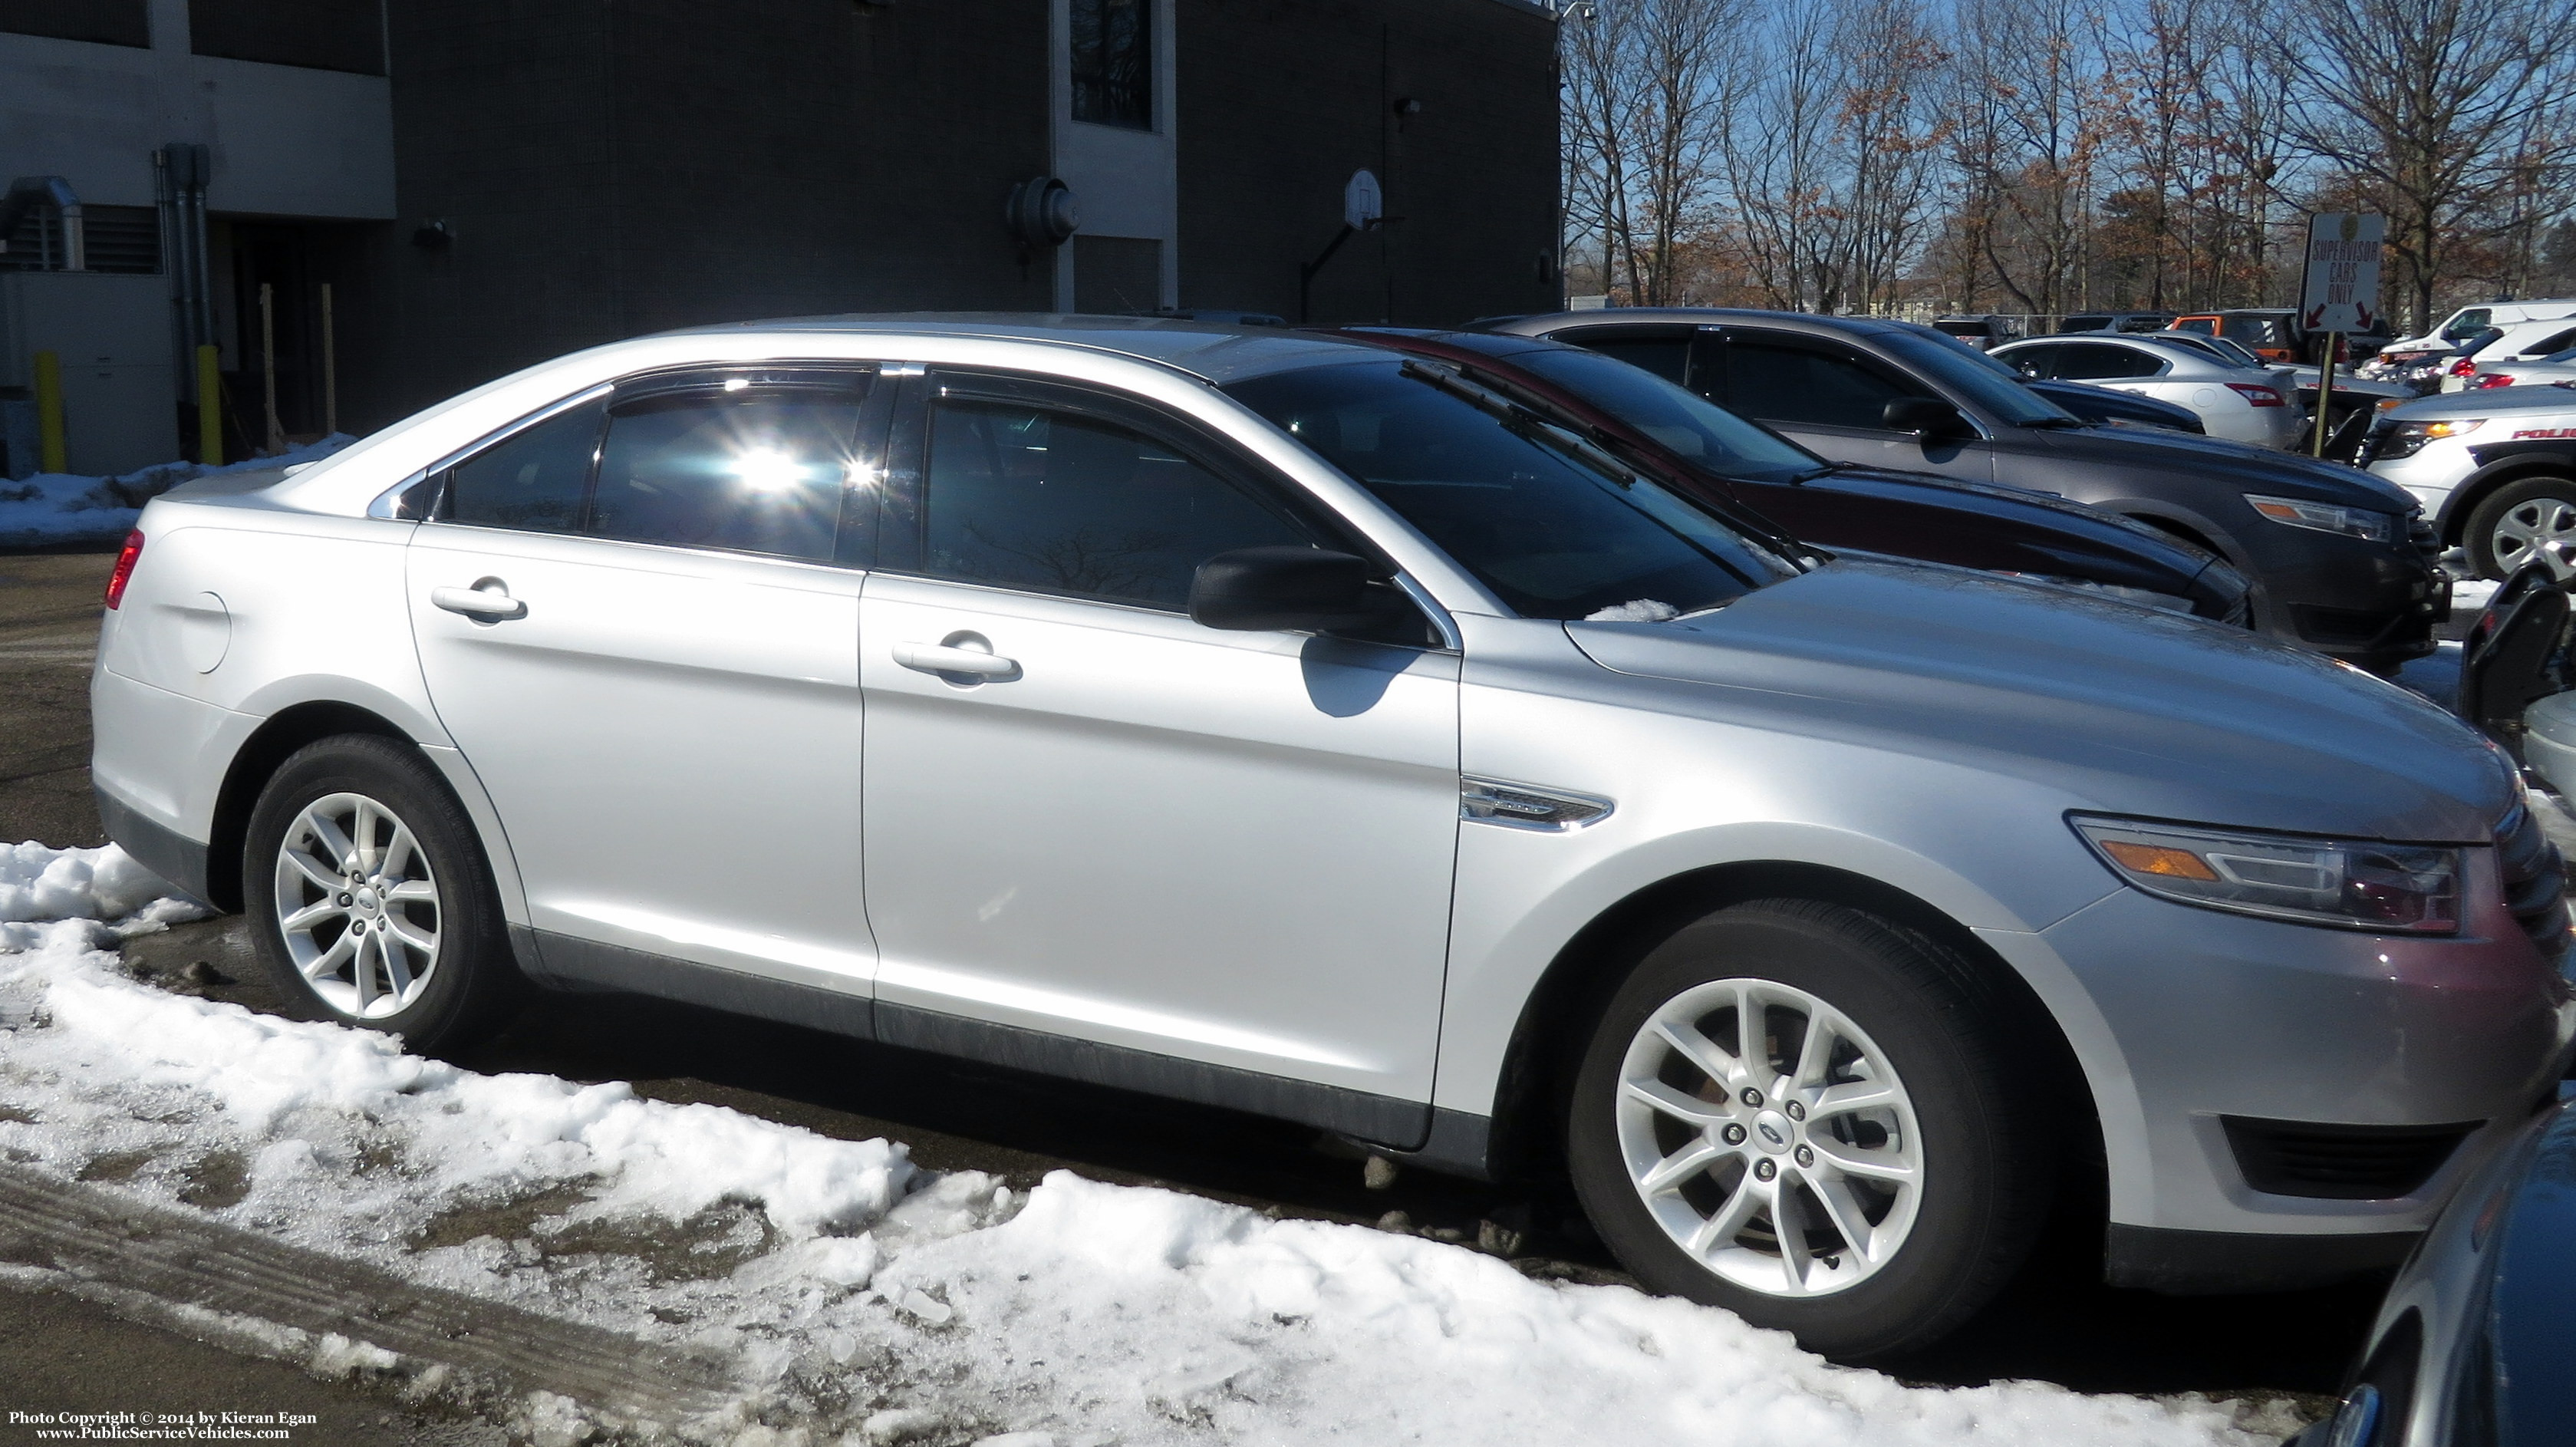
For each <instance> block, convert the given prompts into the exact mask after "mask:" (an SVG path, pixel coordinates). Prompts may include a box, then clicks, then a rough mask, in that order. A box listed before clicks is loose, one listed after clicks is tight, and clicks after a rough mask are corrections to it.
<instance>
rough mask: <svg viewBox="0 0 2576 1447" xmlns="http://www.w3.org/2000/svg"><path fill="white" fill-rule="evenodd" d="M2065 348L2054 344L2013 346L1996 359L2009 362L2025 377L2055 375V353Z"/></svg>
mask: <svg viewBox="0 0 2576 1447" xmlns="http://www.w3.org/2000/svg"><path fill="white" fill-rule="evenodd" d="M2063 350H2065V349H2064V348H2062V347H2056V346H2039V347H2015V348H2013V349H2012V350H2011V351H2009V352H2006V353H2004V354H2003V355H2002V356H2001V357H2000V358H1998V359H1997V360H1999V361H2004V362H2009V363H2011V364H2012V369H2013V370H2014V371H2015V372H2018V373H2020V374H2021V375H2023V376H2025V377H2054V376H2056V375H2057V354H2058V353H2059V352H2061V351H2063Z"/></svg>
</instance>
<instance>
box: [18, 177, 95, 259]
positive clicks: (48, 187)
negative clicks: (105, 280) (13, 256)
mask: <svg viewBox="0 0 2576 1447" xmlns="http://www.w3.org/2000/svg"><path fill="white" fill-rule="evenodd" d="M46 205H50V206H52V207H53V208H54V215H55V216H56V217H57V218H58V219H59V221H60V223H61V225H62V237H63V265H62V268H61V269H62V270H64V271H87V270H89V244H88V239H87V236H86V235H85V233H84V232H83V230H82V227H81V203H80V196H79V195H78V194H77V193H76V192H74V191H73V190H72V183H71V182H69V181H66V180H64V179H63V178H62V177H60V176H21V177H19V178H18V179H17V180H15V181H12V182H10V183H9V192H8V194H7V195H6V196H0V248H5V247H6V246H7V245H8V237H9V233H10V232H12V231H14V230H16V229H17V227H18V218H19V217H21V216H24V215H26V214H27V213H28V212H29V211H31V210H33V209H35V208H36V207H38V206H46Z"/></svg>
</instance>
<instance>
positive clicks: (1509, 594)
mask: <svg viewBox="0 0 2576 1447" xmlns="http://www.w3.org/2000/svg"><path fill="white" fill-rule="evenodd" d="M1613 365H1623V364H1618V363H1614V364H1613ZM1225 390H1226V391H1227V392H1228V393H1229V394H1231V395H1232V396H1233V397H1235V398H1236V400H1238V401H1240V402H1242V403H1243V404H1244V405H1245V406H1248V407H1250V408H1251V409H1252V410H1254V411H1256V412H1258V413H1260V414H1261V415H1262V416H1264V417H1267V418H1269V419H1270V420H1271V421H1272V422H1275V423H1277V424H1278V425H1279V426H1281V427H1283V428H1285V429H1286V430H1287V431H1288V432H1289V434H1290V435H1292V436H1294V437H1295V438H1296V439H1297V440H1298V441H1300V442H1303V443H1305V444H1306V445H1307V446H1308V447H1310V448H1312V449H1314V450H1315V451H1316V452H1317V453H1319V454H1321V455H1322V457H1323V458H1324V460H1325V461H1327V462H1330V463H1331V464H1333V465H1334V466H1335V467H1338V468H1340V469H1341V470H1342V471H1343V472H1344V473H1347V474H1349V475H1350V476H1351V477H1352V478H1354V479H1355V480H1357V481H1358V482H1359V483H1360V484H1361V485H1362V486H1364V487H1366V488H1367V489H1368V490H1369V491H1370V492H1372V493H1374V494H1376V495H1377V497H1378V499H1379V500H1380V501H1382V502H1384V503H1385V504H1386V505H1387V506H1389V507H1391V508H1393V509H1394V510H1395V511H1396V512H1397V513H1398V514H1400V515H1401V516H1402V517H1403V518H1404V520H1405V521H1407V522H1409V523H1411V524H1413V525H1414V526H1415V527H1417V528H1419V529H1421V530H1422V532H1423V534H1424V536H1426V537H1428V538H1430V539H1431V541H1432V542H1433V543H1435V544H1437V545H1438V546H1439V547H1440V549H1441V550H1442V551H1444V552H1446V553H1447V554H1448V555H1449V556H1450V557H1451V558H1452V559H1453V560H1455V561H1456V562H1457V564H1458V565H1459V566H1460V567H1462V568H1465V569H1466V570H1467V571H1468V572H1470V573H1472V574H1474V575H1475V576H1476V578H1477V580H1478V581H1480V582H1482V583H1483V584H1484V585H1485V586H1486V587H1488V588H1491V589H1492V590H1493V591H1494V594H1495V596H1497V597H1499V598H1501V599H1502V600H1503V602H1504V603H1505V604H1507V605H1508V606H1510V607H1511V609H1512V610H1513V611H1514V612H1517V613H1519V614H1521V615H1522V616H1524V617H1529V618H1588V617H1591V616H1592V615H1593V614H1595V613H1599V612H1602V611H1603V610H1605V609H1628V605H1630V604H1638V603H1643V604H1648V605H1652V606H1649V607H1646V608H1642V609H1631V610H1628V611H1627V612H1626V613H1624V614H1623V616H1629V617H1649V618H1651V617H1658V616H1660V617H1671V616H1673V615H1674V614H1676V613H1695V612H1699V611H1701V610H1704V609H1708V608H1714V607H1717V606H1719V605H1721V604H1724V603H1729V602H1732V601H1734V600H1735V599H1737V598H1740V597H1743V596H1744V595H1745V594H1746V593H1749V592H1751V591H1753V590H1754V589H1755V588H1759V587H1762V586H1764V585H1765V584H1769V583H1775V582H1778V581H1780V580H1781V579H1783V578H1787V577H1791V576H1793V575H1794V574H1795V573H1796V571H1797V570H1796V569H1795V568H1793V567H1791V566H1790V565H1789V564H1788V563H1787V562H1786V561H1784V560H1783V559H1781V558H1779V557H1777V556H1775V555H1773V554H1772V553H1770V552H1768V551H1767V550H1765V549H1763V548H1761V547H1759V546H1757V545H1756V544H1754V543H1753V542H1752V541H1750V540H1749V539H1747V538H1746V537H1744V535H1742V534H1740V533H1738V532H1736V531H1735V530H1734V529H1732V528H1730V527H1728V526H1727V525H1726V524H1725V523H1723V522H1721V521H1719V520H1718V519H1717V518H1716V517H1715V516H1714V515H1712V514H1710V513H1709V512H1708V511H1707V510H1705V509H1703V508H1701V507H1700V506H1699V505H1698V504H1696V503H1694V502H1692V501H1691V500H1690V499H1689V498H1688V497H1686V496H1684V495H1682V494H1681V493H1678V492H1675V491H1673V490H1671V489H1670V488H1667V487H1665V486H1664V485H1663V484H1661V483H1658V482H1656V481H1655V480H1654V479H1652V478H1649V477H1643V476H1638V475H1636V474H1633V473H1629V472H1628V471H1627V470H1626V469H1625V468H1624V467H1619V466H1618V465H1617V464H1616V462H1615V460H1614V459H1611V458H1610V457H1609V455H1608V454H1607V453H1601V452H1599V451H1598V449H1592V448H1590V447H1589V444H1586V443H1582V442H1580V441H1579V440H1577V439H1575V438H1574V436H1573V434H1572V433H1569V432H1565V431H1563V429H1560V428H1555V427H1553V426H1551V425H1550V424H1548V423H1546V422H1545V421H1543V420H1541V419H1540V418H1539V417H1538V414H1536V413H1534V412H1529V411H1527V410H1525V409H1519V408H1511V407H1509V406H1508V404H1503V403H1502V399H1501V398H1500V397H1499V395H1498V394H1494V393H1490V392H1486V391H1485V390H1484V389H1482V388H1479V387H1476V386H1475V385H1474V384H1473V383H1469V382H1465V381H1462V380H1459V378H1458V376H1457V373H1456V372H1455V371H1454V370H1453V369H1449V368H1446V367H1443V366H1441V365H1439V364H1437V363H1425V362H1404V361H1396V360H1393V359H1390V360H1387V361H1385V362H1367V363H1359V364H1337V365H1330V366H1321V367H1309V368H1305V369H1303V370H1299V371H1293V372H1280V373H1274V374H1272V375H1270V376H1266V377H1254V378H1249V379H1247V380H1245V381H1241V382H1237V383H1235V384H1234V385H1232V386H1230V387H1228V388H1226V389H1225ZM1479 395H1481V396H1482V397H1485V398H1488V399H1491V400H1490V402H1488V403H1486V404H1484V405H1480V404H1479V402H1478V401H1477V400H1475V399H1476V398H1477V397H1478V396H1479ZM1497 404H1499V405H1500V410H1504V411H1506V412H1507V413H1508V415H1505V416H1497V415H1494V413H1495V411H1496V410H1498V407H1497ZM1587 451H1588V452H1590V453H1591V454H1592V455H1593V456H1594V457H1595V458H1597V459H1598V461H1594V462H1587V461H1586V460H1585V455H1584V454H1585V453H1586V452H1587ZM1603 464H1607V465H1606V466H1605V465H1603ZM1665 610H1670V611H1665Z"/></svg>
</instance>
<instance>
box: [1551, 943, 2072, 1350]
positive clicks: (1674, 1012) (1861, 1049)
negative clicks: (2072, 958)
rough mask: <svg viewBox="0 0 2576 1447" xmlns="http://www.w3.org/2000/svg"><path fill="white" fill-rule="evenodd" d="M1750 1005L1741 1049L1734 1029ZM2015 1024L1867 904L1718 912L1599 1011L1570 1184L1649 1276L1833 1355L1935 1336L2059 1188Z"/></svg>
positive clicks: (2044, 1117) (1951, 956)
mask: <svg viewBox="0 0 2576 1447" xmlns="http://www.w3.org/2000/svg"><path fill="white" fill-rule="evenodd" d="M1757 1012H1758V1014H1759V1015H1760V1017H1761V1019H1762V1020H1763V1022H1764V1026H1765V1028H1764V1031H1763V1037H1762V1038H1763V1046H1762V1049H1761V1051H1760V1055H1759V1057H1745V1056H1743V1055H1742V1053H1741V1050H1740V1044H1741V1040H1742V1036H1741V1035H1740V1034H1738V1033H1736V1025H1735V1022H1736V1021H1738V1020H1741V1019H1743V1018H1745V1017H1746V1016H1747V1015H1748V1014H1753V1013H1757ZM2017 1018H2021V1015H2020V1012H2019V1011H2018V1010H2017V1009H2016V1008H2015V1007H2014V1005H2013V1003H2012V1002H2011V1001H2010V1000H2009V999H2008V998H2006V997H2005V996H2004V994H2003V992H2002V991H2000V990H1998V989H1996V988H1994V987H1993V986H1992V984H1991V983H1990V982H1989V981H1988V980H1987V979H1986V977H1985V976H1983V975H1982V974H1981V973H1980V972H1979V971H1978V970H1977V969H1976V968H1975V967H1974V966H1972V965H1971V964H1970V963H1969V962H1968V961H1967V960H1965V959H1963V958H1962V957H1961V956H1960V955H1958V954H1957V953H1956V952H1955V951H1952V950H1950V949H1947V948H1945V947H1943V946H1942V945H1940V944H1938V943H1936V942H1934V941H1932V940H1930V939H1928V938H1926V937H1924V936H1922V935H1920V934H1917V933H1915V932H1913V931H1910V930H1906V929H1903V928H1900V927H1899V926H1897V925H1895V924H1892V923H1890V922H1889V921H1887V920H1884V919H1881V918H1879V917H1877V916H1875V915H1870V914H1866V913H1863V912H1861V911H1859V910H1855V909H1850V908H1847V907H1844V906H1841V905H1835V904H1827V903H1823V902H1819V901H1814V900H1803V899H1775V900H1761V901H1755V902H1751V903H1746V904H1739V905H1736V906H1733V907H1731V908H1728V909H1723V910H1720V911H1718V912H1716V913H1714V914H1710V915H1708V916H1706V917H1704V918H1702V919H1700V920H1698V921H1697V922H1695V923H1693V924H1690V925H1688V926H1686V927H1684V928H1683V929H1681V930H1680V931H1678V932H1677V933H1675V934H1674V935H1673V936H1671V937H1670V938H1669V939H1667V940H1666V941H1665V942H1664V943H1663V944H1661V945H1660V946H1658V947H1657V948H1656V949H1654V950H1653V951H1652V952H1651V953H1650V954H1648V955H1647V956H1646V958H1645V959H1644V960H1643V961H1641V962H1640V963H1639V964H1638V965H1637V967H1636V969H1635V970H1634V971H1633V973H1631V974H1630V976H1629V977H1628V979H1627V981H1626V982H1625V983H1624V984H1623V985H1622V986H1621V987H1620V989H1619V991H1618V993H1617V994H1616V996H1614V997H1613V999H1612V1001H1611V1003H1610V1006H1609V1008H1608V1010H1607V1011H1606V1013H1605V1014H1604V1015H1603V1017H1602V1019H1601V1021H1600V1024H1599V1025H1598V1026H1597V1027H1596V1029H1595V1032H1594V1035H1593V1038H1592V1042H1591V1045H1590V1047H1589V1049H1588V1050H1587V1051H1586V1052H1585V1054H1584V1058H1583V1062H1582V1065H1581V1067H1580V1068H1579V1070H1578V1072H1577V1075H1576V1080H1575V1086H1574V1092H1573V1101H1572V1110H1571V1113H1570V1116H1569V1121H1568V1135H1567V1142H1566V1145H1567V1159H1568V1162H1569V1165H1570V1167H1571V1171H1572V1174H1573V1177H1574V1185H1575V1189H1576V1192H1577V1193H1578V1194H1579V1195H1580V1196H1581V1198H1582V1200H1583V1204H1584V1210H1585V1213H1586V1215H1587V1216H1589V1217H1590V1219H1591V1220H1592V1222H1593V1225H1594V1227H1595V1229H1596V1230H1598V1231H1599V1232H1600V1234H1601V1236H1602V1239H1603V1240H1604V1241H1605V1242H1606V1243H1607V1244H1608V1245H1609V1246H1610V1248H1611V1250H1612V1251H1613V1252H1615V1253H1616V1254H1617V1255H1618V1257H1619V1259H1620V1261H1621V1262H1623V1263H1625V1264H1626V1265H1627V1267H1628V1269H1629V1270H1630V1271H1632V1272H1634V1273H1635V1274H1636V1276H1637V1278H1638V1279H1639V1281H1641V1282H1642V1283H1644V1284H1645V1285H1646V1286H1647V1287H1648V1288H1650V1289H1652V1290H1655V1291H1660V1292H1667V1293H1670V1294H1672V1295H1676V1296H1683V1297H1688V1298H1690V1299H1691V1300H1694V1301H1699V1302H1703V1303H1706V1304H1708V1305H1711V1306H1721V1307H1725V1308H1727V1309H1728V1310H1730V1311H1733V1312H1734V1313H1736V1314H1737V1315H1739V1316H1741V1317H1743V1318H1744V1319H1745V1320H1746V1321H1748V1322H1751V1323H1752V1324H1754V1325H1756V1326H1762V1327H1773V1328H1778V1329H1782V1330H1786V1331H1789V1332H1792V1333H1794V1334H1795V1335H1796V1336H1797V1338H1798V1340H1799V1342H1800V1343H1801V1344H1802V1345H1804V1346H1806V1347H1807V1348H1808V1349H1809V1350H1811V1351H1816V1352H1820V1353H1822V1354H1824V1355H1826V1356H1828V1357H1833V1358H1835V1359H1837V1360H1842V1361H1870V1360H1878V1359H1883V1358H1886V1357H1890V1356H1895V1355H1899V1354H1901V1353H1904V1352H1906V1351H1909V1350H1912V1349H1915V1348H1919V1347H1922V1346H1925V1345H1928V1344H1930V1343H1931V1342H1932V1341H1934V1340H1936V1339H1938V1338H1939V1337H1941V1336H1943V1335H1945V1334H1946V1333H1948V1332H1950V1331H1951V1330H1953V1329H1955V1328H1956V1327H1957V1326H1958V1325H1959V1324H1960V1323H1962V1322H1964V1321H1965V1320H1967V1318H1968V1317H1969V1316H1971V1315H1972V1314H1974V1313H1975V1312H1976V1311H1977V1309H1978V1308H1979V1307H1981V1306H1983V1305H1984V1304H1985V1303H1986V1302H1987V1301H1988V1300H1990V1299H1991V1298H1992V1297H1993V1296H1994V1294H1995V1292H1996V1291H1998V1290H1999V1289H2001V1288H2002V1286H2003V1285H2004V1283H2005V1282H2006V1281H2007V1280H2009V1279H2010V1278H2011V1276H2012V1274H2013V1272H2014V1271H2015V1270H2016V1269H2017V1268H2018V1267H2019V1265H2020V1264H2021V1262H2022V1260H2023V1259H2024V1257H2025V1256H2026V1255H2027V1254H2028V1252H2029V1250H2030V1248H2031V1245H2032V1243H2033V1242H2034V1241H2035V1240H2036V1239H2037V1237H2038V1235H2039V1233H2040V1230H2041V1228H2042V1227H2043V1226H2044V1224H2045V1222H2046V1218H2047V1214H2048V1209H2049V1205H2050V1201H2051V1198H2052V1196H2053V1193H2054V1192H2053V1188H2054V1185H2055V1182H2056V1179H2057V1174H2058V1167H2059V1163H2060V1160H2061V1158H2062V1156H2063V1154H2064V1153H2063V1152H2061V1151H2058V1150H2055V1149H2054V1148H2053V1147H2052V1144H2051V1142H2052V1140H2053V1136H2052V1132H2051V1129H2050V1120H2051V1112H2049V1111H2047V1110H2044V1109H2042V1108H2041V1102H2042V1101H2043V1100H2044V1099H2045V1098H2046V1095H2047V1092H2046V1090H2045V1087H2044V1084H2043V1083H2042V1082H2044V1080H2045V1079H2046V1077H2047V1071H2045V1070H2043V1069H2036V1068H2031V1066H2032V1064H2033V1062H2034V1057H2033V1055H2032V1051H2033V1049H2034V1047H2033V1046H2031V1044H2030V1043H2029V1040H2030V1034H2031V1032H2028V1031H2022V1032H2015V1031H2013V1030H2012V1029H2010V1028H2009V1022H2010V1021H2012V1020H2015V1019H2017ZM2017 1035H2018V1038H2019V1039H2020V1041H2021V1043H2019V1044H2014V1043H2011V1042H2013V1041H2014V1040H2015V1039H2016V1037H2017ZM1791 1037H1796V1038H1795V1039H1794V1040H1793V1039H1792V1038H1791ZM1820 1042H1821V1043H1820ZM1810 1050H1814V1051H1815V1053H1816V1055H1817V1059H1816V1060H1815V1061H1814V1062H1812V1063H1811V1062H1810V1061H1809V1060H1807V1059H1806V1058H1805V1057H1806V1055H1807V1053H1808V1052H1809V1051H1810ZM1695 1060H1696V1061H1698V1062H1700V1063H1699V1064H1694V1063H1693V1062H1694V1061H1695ZM1747 1091H1750V1092H1752V1093H1751V1094H1747V1093H1746V1092H1747ZM1784 1096H1785V1098H1783V1097H1784ZM1720 1097H1724V1103H1722V1104H1721V1103H1718V1099H1719V1098H1720ZM1898 1172H1903V1173H1904V1174H1903V1175H1902V1176H1900V1175H1899V1174H1897V1173H1898ZM1748 1192H1749V1194H1748ZM1783 1202H1786V1203H1787V1204H1786V1205H1785V1206H1783V1205H1782V1204H1781V1203H1783ZM1783 1210H1785V1211H1787V1212H1790V1213H1794V1214H1795V1215H1796V1216H1797V1217H1798V1219H1799V1230H1798V1231H1797V1232H1796V1234H1794V1235H1784V1234H1783V1233H1781V1232H1779V1231H1778V1230H1777V1228H1776V1225H1775V1223H1774V1219H1773V1218H1774V1213H1775V1212H1779V1211H1783ZM1792 1242H1794V1243H1795V1246H1794V1247H1792V1246H1791V1245H1790V1243H1792Z"/></svg>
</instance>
